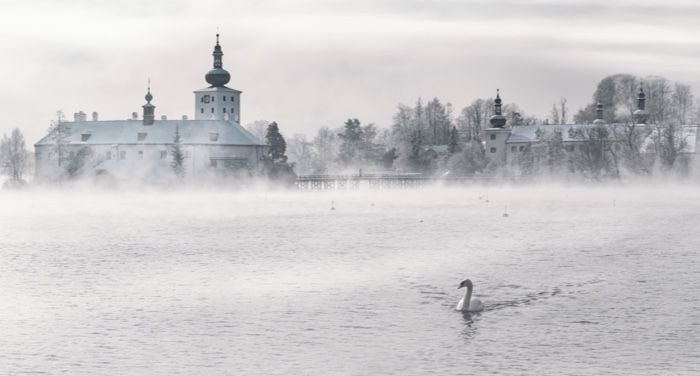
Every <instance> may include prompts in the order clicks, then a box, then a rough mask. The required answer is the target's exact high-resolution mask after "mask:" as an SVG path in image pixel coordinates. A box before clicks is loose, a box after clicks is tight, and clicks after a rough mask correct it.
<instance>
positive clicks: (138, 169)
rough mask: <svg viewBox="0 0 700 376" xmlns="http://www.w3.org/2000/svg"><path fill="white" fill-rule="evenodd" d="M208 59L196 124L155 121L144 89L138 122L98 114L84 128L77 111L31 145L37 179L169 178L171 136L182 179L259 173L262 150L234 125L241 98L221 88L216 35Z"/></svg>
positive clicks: (225, 75) (225, 78) (224, 76)
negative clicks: (73, 175)
mask: <svg viewBox="0 0 700 376" xmlns="http://www.w3.org/2000/svg"><path fill="white" fill-rule="evenodd" d="M212 55H213V57H214V66H213V69H211V70H210V71H209V72H207V74H206V75H205V79H206V82H207V83H208V84H209V85H210V86H208V87H206V88H204V89H201V90H197V91H195V92H194V95H195V98H194V99H195V108H194V110H195V116H194V120H188V119H187V117H186V116H183V117H182V118H181V119H178V120H167V119H166V117H165V116H162V117H161V119H160V120H156V119H155V106H154V105H153V104H152V103H151V101H152V100H153V95H152V94H151V91H150V84H149V87H148V92H147V94H146V96H145V99H146V104H144V105H143V116H142V119H141V120H139V119H138V116H137V114H136V113H133V115H132V118H131V119H128V120H108V121H101V120H98V116H97V113H96V112H94V113H93V114H92V119H91V120H87V116H86V114H85V113H83V112H82V111H81V112H78V113H75V114H74V119H73V121H64V122H61V123H59V124H57V126H56V127H55V129H54V131H53V132H51V133H50V134H48V135H46V136H45V137H44V138H42V139H41V140H40V141H39V142H37V143H36V144H35V145H34V148H35V158H36V178H37V179H38V180H44V181H47V180H49V181H50V180H54V179H57V178H59V177H61V176H64V175H65V174H66V173H70V172H71V169H76V168H80V169H81V170H82V172H83V173H84V174H95V175H106V176H110V177H113V178H114V179H117V180H131V179H137V180H145V181H151V180H153V181H159V180H163V179H168V178H171V177H172V176H173V170H172V168H171V163H172V149H173V146H174V139H175V133H176V130H177V131H179V134H180V140H181V141H180V144H181V147H182V150H183V151H184V155H185V160H184V167H185V176H186V177H187V178H188V179H200V178H207V177H217V176H239V175H241V174H246V173H248V172H253V171H255V170H257V169H259V168H260V167H261V165H262V162H261V158H262V157H263V155H264V153H265V151H266V145H265V143H264V142H263V141H261V140H260V139H258V138H257V137H255V136H254V135H253V134H251V133H250V132H248V131H247V130H246V129H245V128H243V127H242V126H241V125H240V119H241V92H240V91H238V90H235V89H231V88H229V87H227V86H226V84H227V83H228V82H229V81H230V79H231V76H230V74H229V72H227V71H226V70H225V69H223V64H222V56H223V52H222V50H221V46H220V45H219V35H218V34H217V35H216V46H215V47H214V52H213V54H212Z"/></svg>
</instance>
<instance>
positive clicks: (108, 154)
mask: <svg viewBox="0 0 700 376" xmlns="http://www.w3.org/2000/svg"><path fill="white" fill-rule="evenodd" d="M105 159H108V160H109V159H112V152H111V151H108V152H106V153H105Z"/></svg>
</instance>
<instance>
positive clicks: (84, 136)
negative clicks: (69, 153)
mask: <svg viewBox="0 0 700 376" xmlns="http://www.w3.org/2000/svg"><path fill="white" fill-rule="evenodd" d="M89 139H90V133H83V134H81V135H80V141H82V142H85V141H87V140H89Z"/></svg>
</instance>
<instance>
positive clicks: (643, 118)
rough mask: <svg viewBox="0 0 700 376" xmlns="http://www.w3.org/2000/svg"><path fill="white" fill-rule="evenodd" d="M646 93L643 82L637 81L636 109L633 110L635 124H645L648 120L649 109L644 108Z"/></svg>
mask: <svg viewBox="0 0 700 376" xmlns="http://www.w3.org/2000/svg"><path fill="white" fill-rule="evenodd" d="M646 97H647V96H646V94H644V84H643V83H641V82H640V83H639V93H638V94H637V110H635V111H634V113H633V116H634V121H635V122H636V123H637V124H646V122H647V121H648V120H649V111H647V110H646V108H645V107H646Z"/></svg>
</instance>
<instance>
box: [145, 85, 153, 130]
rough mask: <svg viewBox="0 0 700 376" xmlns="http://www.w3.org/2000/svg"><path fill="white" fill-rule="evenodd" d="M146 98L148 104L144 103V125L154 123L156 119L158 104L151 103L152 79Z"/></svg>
mask: <svg viewBox="0 0 700 376" xmlns="http://www.w3.org/2000/svg"><path fill="white" fill-rule="evenodd" d="M144 98H145V99H146V104H144V105H143V125H153V121H154V120H155V117H156V115H155V111H156V106H154V105H152V104H151V100H152V99H153V95H152V94H151V80H148V92H147V93H146V96H145V97H144Z"/></svg>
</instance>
